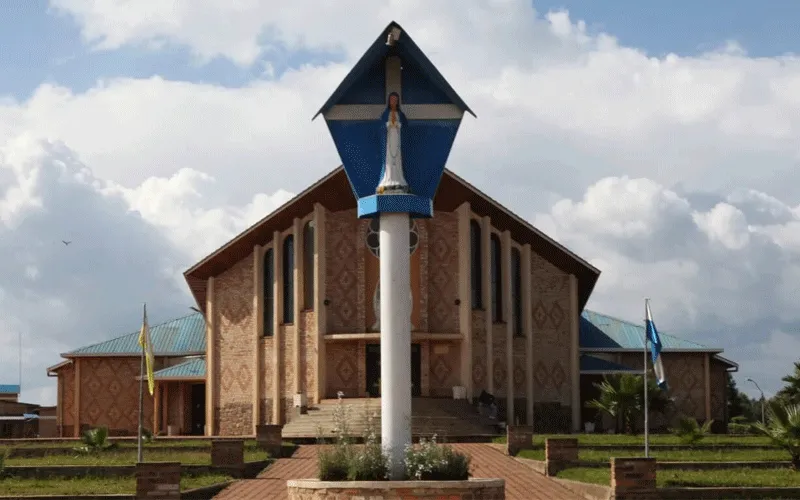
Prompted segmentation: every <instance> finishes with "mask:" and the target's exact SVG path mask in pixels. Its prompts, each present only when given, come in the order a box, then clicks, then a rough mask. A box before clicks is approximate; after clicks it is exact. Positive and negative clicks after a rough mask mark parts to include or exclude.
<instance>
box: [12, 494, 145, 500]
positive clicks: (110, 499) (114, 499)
mask: <svg viewBox="0 0 800 500" xmlns="http://www.w3.org/2000/svg"><path fill="white" fill-rule="evenodd" d="M22 498H24V499H25V500H29V499H30V500H73V499H75V498H85V499H87V500H136V495H125V494H121V495H78V496H76V495H34V496H27V495H26V496H19V495H17V496H13V497H10V496H0V500H20V499H22Z"/></svg>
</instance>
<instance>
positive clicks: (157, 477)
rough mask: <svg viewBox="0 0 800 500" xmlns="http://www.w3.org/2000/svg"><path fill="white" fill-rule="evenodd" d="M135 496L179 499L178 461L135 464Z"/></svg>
mask: <svg viewBox="0 0 800 500" xmlns="http://www.w3.org/2000/svg"><path fill="white" fill-rule="evenodd" d="M136 498H148V499H150V498H152V499H153V500H166V499H180V498H181V464H180V463H178V462H161V463H158V462H148V463H141V464H136Z"/></svg>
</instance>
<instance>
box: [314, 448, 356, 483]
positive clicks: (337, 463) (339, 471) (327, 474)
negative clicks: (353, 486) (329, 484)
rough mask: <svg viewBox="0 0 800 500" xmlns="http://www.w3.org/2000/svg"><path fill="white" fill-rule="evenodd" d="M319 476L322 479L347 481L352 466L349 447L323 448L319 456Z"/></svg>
mask: <svg viewBox="0 0 800 500" xmlns="http://www.w3.org/2000/svg"><path fill="white" fill-rule="evenodd" d="M317 462H318V473H319V478H320V479H321V480H322V481H346V480H347V474H348V472H349V468H350V457H349V453H348V449H347V448H346V447H344V446H333V447H331V448H323V449H321V450H320V451H319V454H318V456H317Z"/></svg>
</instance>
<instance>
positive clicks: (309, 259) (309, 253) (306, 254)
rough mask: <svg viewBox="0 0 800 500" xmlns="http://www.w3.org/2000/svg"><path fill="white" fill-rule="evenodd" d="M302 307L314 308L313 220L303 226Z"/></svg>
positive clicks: (310, 309)
mask: <svg viewBox="0 0 800 500" xmlns="http://www.w3.org/2000/svg"><path fill="white" fill-rule="evenodd" d="M303 308H304V309H306V310H309V311H312V310H314V221H313V220H310V221H308V222H306V225H305V226H304V227H303Z"/></svg>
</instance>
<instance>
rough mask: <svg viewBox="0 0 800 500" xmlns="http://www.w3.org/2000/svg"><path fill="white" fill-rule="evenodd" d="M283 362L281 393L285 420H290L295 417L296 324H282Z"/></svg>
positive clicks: (281, 367)
mask: <svg viewBox="0 0 800 500" xmlns="http://www.w3.org/2000/svg"><path fill="white" fill-rule="evenodd" d="M278 328H280V329H281V357H280V359H281V363H282V365H281V366H280V367H279V370H280V381H281V394H282V395H283V398H282V399H283V402H282V404H283V421H284V422H288V421H289V420H291V419H292V418H293V417H294V370H295V366H294V365H295V361H294V360H295V354H294V329H295V325H281V326H279V327H278Z"/></svg>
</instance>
